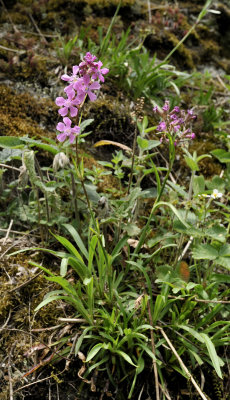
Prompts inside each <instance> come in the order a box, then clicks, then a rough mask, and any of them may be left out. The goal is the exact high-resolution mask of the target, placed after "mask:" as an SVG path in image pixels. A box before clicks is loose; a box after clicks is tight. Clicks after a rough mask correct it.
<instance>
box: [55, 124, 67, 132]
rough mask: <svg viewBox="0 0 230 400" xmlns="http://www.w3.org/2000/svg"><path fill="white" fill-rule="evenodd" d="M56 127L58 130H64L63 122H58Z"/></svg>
mask: <svg viewBox="0 0 230 400" xmlns="http://www.w3.org/2000/svg"><path fill="white" fill-rule="evenodd" d="M56 129H57V130H58V131H60V132H62V131H64V129H65V124H63V122H58V124H57V126H56Z"/></svg>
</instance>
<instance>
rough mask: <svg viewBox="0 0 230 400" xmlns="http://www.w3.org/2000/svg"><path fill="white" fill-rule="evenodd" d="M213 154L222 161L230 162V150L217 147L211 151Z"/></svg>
mask: <svg viewBox="0 0 230 400" xmlns="http://www.w3.org/2000/svg"><path fill="white" fill-rule="evenodd" d="M210 153H211V154H212V155H213V156H215V157H216V158H217V159H218V160H219V161H220V162H221V163H229V162H230V152H229V151H225V150H223V149H216V150H213V151H211V152H210Z"/></svg>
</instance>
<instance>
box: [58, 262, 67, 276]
mask: <svg viewBox="0 0 230 400" xmlns="http://www.w3.org/2000/svg"><path fill="white" fill-rule="evenodd" d="M67 266H68V258H63V259H62V260H61V266H60V275H61V276H62V277H64V276H66V272H67Z"/></svg>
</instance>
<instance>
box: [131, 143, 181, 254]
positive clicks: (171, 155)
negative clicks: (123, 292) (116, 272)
mask: <svg viewBox="0 0 230 400" xmlns="http://www.w3.org/2000/svg"><path fill="white" fill-rule="evenodd" d="M174 160H175V146H174V138H172V137H171V136H169V168H168V171H167V173H166V175H165V177H164V181H163V183H162V186H161V189H160V192H159V193H158V196H157V198H156V200H155V202H154V204H153V207H152V210H151V212H150V215H149V217H148V220H147V222H146V225H145V227H144V228H143V229H142V232H141V236H140V239H139V242H138V245H137V247H136V248H135V250H134V252H133V256H135V255H136V254H138V252H139V250H140V249H141V247H142V245H143V243H144V241H145V239H146V234H147V231H148V229H149V226H150V223H151V221H152V217H153V215H154V211H155V209H156V208H157V206H158V203H159V202H160V199H161V196H162V194H163V191H164V188H165V185H166V183H167V180H168V177H169V174H170V173H171V171H172V167H173V163H174Z"/></svg>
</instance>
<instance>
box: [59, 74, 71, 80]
mask: <svg viewBox="0 0 230 400" xmlns="http://www.w3.org/2000/svg"><path fill="white" fill-rule="evenodd" d="M61 79H62V80H63V81H70V79H71V78H70V76H69V75H67V74H64V75H62V76H61Z"/></svg>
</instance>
